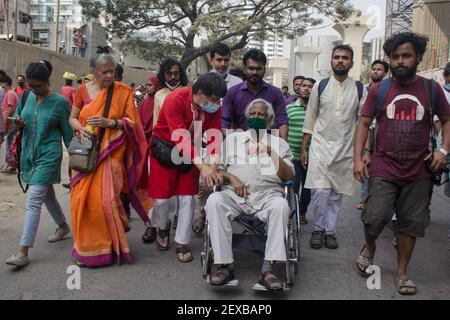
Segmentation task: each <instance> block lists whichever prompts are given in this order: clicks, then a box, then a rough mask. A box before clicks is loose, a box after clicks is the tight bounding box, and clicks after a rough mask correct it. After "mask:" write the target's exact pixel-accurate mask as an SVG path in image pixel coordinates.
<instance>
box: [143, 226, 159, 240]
mask: <svg viewBox="0 0 450 320" xmlns="http://www.w3.org/2000/svg"><path fill="white" fill-rule="evenodd" d="M156 233H157V228H156V227H147V229H145V232H144V235H143V236H142V242H144V243H153V241H155V239H156Z"/></svg>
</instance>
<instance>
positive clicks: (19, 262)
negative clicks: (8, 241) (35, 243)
mask: <svg viewBox="0 0 450 320" xmlns="http://www.w3.org/2000/svg"><path fill="white" fill-rule="evenodd" d="M28 263H30V260H29V259H28V256H27V255H25V254H23V253H22V252H20V251H17V252H16V253H14V255H13V256H12V257H10V258H9V259H8V260H6V264H9V265H11V266H16V267H25V266H26V265H27V264H28Z"/></svg>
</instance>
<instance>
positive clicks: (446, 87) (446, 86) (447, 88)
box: [444, 83, 450, 92]
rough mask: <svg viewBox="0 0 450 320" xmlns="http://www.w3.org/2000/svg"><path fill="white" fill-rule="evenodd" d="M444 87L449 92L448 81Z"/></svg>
mask: <svg viewBox="0 0 450 320" xmlns="http://www.w3.org/2000/svg"><path fill="white" fill-rule="evenodd" d="M444 89H445V90H447V91H449V92H450V83H446V84H445V85H444Z"/></svg>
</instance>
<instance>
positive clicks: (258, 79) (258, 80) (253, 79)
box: [247, 75, 262, 84]
mask: <svg viewBox="0 0 450 320" xmlns="http://www.w3.org/2000/svg"><path fill="white" fill-rule="evenodd" d="M247 80H248V82H250V83H251V84H259V83H261V82H262V78H261V77H259V76H257V75H253V76H250V77H248V78H247Z"/></svg>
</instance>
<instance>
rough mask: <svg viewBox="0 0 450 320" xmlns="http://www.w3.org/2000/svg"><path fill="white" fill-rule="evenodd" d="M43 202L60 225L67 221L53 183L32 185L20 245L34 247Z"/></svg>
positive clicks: (26, 205) (29, 190)
mask: <svg viewBox="0 0 450 320" xmlns="http://www.w3.org/2000/svg"><path fill="white" fill-rule="evenodd" d="M42 204H45V206H46V207H47V210H48V212H49V213H50V215H51V216H52V218H53V220H54V221H55V223H56V224H57V225H58V226H60V225H62V224H64V223H66V217H65V216H64V214H63V211H62V209H61V206H60V205H59V203H58V200H57V199H56V197H55V190H53V185H40V184H33V185H30V188H29V189H28V195H27V202H26V204H25V223H24V228H23V233H22V240H20V246H22V247H28V248H30V247H33V245H34V239H35V238H36V232H37V229H38V226H39V220H40V217H41V209H42Z"/></svg>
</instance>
